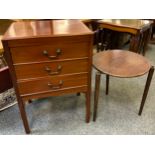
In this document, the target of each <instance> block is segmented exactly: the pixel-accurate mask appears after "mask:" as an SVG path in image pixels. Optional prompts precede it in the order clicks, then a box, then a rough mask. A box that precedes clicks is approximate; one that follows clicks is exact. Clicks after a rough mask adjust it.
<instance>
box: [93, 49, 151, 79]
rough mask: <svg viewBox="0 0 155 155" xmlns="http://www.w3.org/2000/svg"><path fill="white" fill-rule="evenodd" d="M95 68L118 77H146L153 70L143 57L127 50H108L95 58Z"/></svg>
mask: <svg viewBox="0 0 155 155" xmlns="http://www.w3.org/2000/svg"><path fill="white" fill-rule="evenodd" d="M93 66H94V67H95V68H96V69H97V70H99V71H100V72H102V73H105V74H108V75H111V76H116V77H136V76H141V75H144V74H145V73H147V72H148V71H149V69H150V68H151V64H150V62H149V61H148V60H147V59H146V58H145V57H144V56H142V55H139V54H136V53H134V52H130V51H125V50H107V51H104V52H99V53H97V54H95V55H94V56H93Z"/></svg>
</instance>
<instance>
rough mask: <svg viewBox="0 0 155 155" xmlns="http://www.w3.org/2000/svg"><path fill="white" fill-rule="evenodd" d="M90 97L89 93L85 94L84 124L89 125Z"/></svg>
mask: <svg viewBox="0 0 155 155" xmlns="http://www.w3.org/2000/svg"><path fill="white" fill-rule="evenodd" d="M90 97H91V92H90V91H89V92H87V93H86V123H89V121H90Z"/></svg>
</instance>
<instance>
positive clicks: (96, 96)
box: [93, 72, 101, 122]
mask: <svg viewBox="0 0 155 155" xmlns="http://www.w3.org/2000/svg"><path fill="white" fill-rule="evenodd" d="M100 77H101V74H100V73H99V72H98V73H96V79H95V95H94V112H93V121H94V122H95V121H96V116H97V106H98V98H99V87H100Z"/></svg>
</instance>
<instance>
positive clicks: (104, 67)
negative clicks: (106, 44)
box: [93, 50, 154, 121]
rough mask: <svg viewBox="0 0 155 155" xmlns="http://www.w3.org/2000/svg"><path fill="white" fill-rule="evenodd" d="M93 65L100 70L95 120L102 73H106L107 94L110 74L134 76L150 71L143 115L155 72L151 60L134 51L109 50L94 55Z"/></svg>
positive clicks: (141, 108) (97, 77) (97, 81)
mask: <svg viewBox="0 0 155 155" xmlns="http://www.w3.org/2000/svg"><path fill="white" fill-rule="evenodd" d="M93 66H94V67H95V68H96V69H97V70H98V72H97V74H96V84H95V97H94V118H93V119H94V121H95V120H96V113H97V104H98V97H99V85H100V76H101V74H102V73H103V74H106V94H108V92H109V76H114V77H120V78H132V77H138V76H142V75H144V74H146V73H148V72H149V74H148V77H147V81H146V85H145V89H144V93H143V97H142V101H141V106H140V109H139V115H141V113H142V110H143V106H144V103H145V100H146V97H147V94H148V90H149V86H150V83H151V79H152V76H153V72H154V67H153V66H151V64H150V62H149V61H148V60H147V59H146V58H145V57H144V56H142V55H140V54H137V53H134V52H130V51H123V50H109V51H105V52H99V53H97V54H95V55H94V56H93Z"/></svg>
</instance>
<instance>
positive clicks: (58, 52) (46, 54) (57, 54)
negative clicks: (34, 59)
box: [43, 48, 61, 59]
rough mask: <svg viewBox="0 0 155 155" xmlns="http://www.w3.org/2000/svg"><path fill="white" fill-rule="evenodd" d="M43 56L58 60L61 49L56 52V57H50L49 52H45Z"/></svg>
mask: <svg viewBox="0 0 155 155" xmlns="http://www.w3.org/2000/svg"><path fill="white" fill-rule="evenodd" d="M43 54H44V55H45V56H47V57H48V58H49V59H56V58H57V57H58V56H59V55H60V54H61V49H60V48H58V49H57V50H56V55H54V56H51V55H49V53H48V51H46V50H44V51H43Z"/></svg>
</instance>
